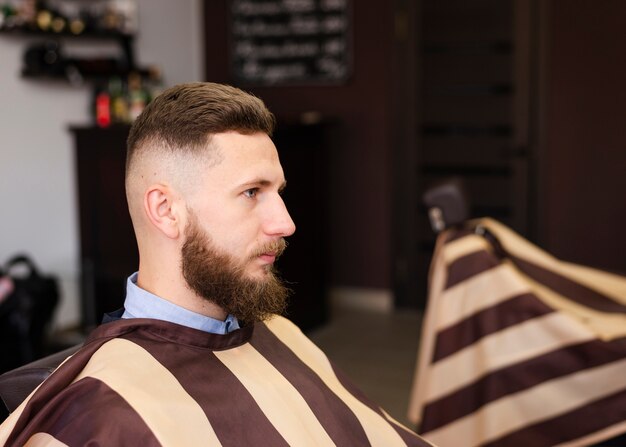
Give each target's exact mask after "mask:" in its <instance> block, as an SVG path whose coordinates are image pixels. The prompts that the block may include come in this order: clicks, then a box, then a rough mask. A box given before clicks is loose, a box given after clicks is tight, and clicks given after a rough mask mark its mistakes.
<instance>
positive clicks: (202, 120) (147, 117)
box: [126, 82, 276, 173]
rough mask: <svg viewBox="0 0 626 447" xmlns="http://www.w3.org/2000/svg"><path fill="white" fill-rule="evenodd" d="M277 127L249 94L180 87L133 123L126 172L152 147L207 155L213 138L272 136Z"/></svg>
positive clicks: (207, 85) (219, 87) (211, 86)
mask: <svg viewBox="0 0 626 447" xmlns="http://www.w3.org/2000/svg"><path fill="white" fill-rule="evenodd" d="M275 125H276V119H275V117H274V115H273V114H272V112H270V111H269V110H268V109H267V107H266V106H265V104H264V103H263V101H262V100H260V99H259V98H257V97H256V96H254V95H252V94H250V93H246V92H244V91H243V90H240V89H238V88H235V87H232V86H229V85H224V84H215V83H212V82H194V83H189V84H180V85H177V86H174V87H171V88H169V89H167V90H165V91H164V92H163V93H161V94H160V95H159V96H157V97H156V98H155V99H154V100H153V101H152V102H150V104H148V106H147V107H146V108H145V110H144V111H143V112H142V113H141V115H140V116H139V117H138V118H137V120H136V121H135V122H134V123H133V125H132V127H131V129H130V134H129V136H128V140H127V153H126V172H127V173H128V170H129V166H130V163H131V161H132V159H133V158H134V156H135V154H136V152H137V151H141V149H142V148H144V147H145V146H147V145H150V144H155V145H158V146H160V147H166V148H168V149H169V150H171V151H186V152H189V153H197V152H199V151H202V150H203V149H206V146H207V144H208V143H209V140H210V138H211V135H213V134H216V133H221V132H227V131H237V132H241V133H244V134H250V133H255V132H263V133H266V134H267V135H269V136H271V135H272V133H273V131H274V127H275Z"/></svg>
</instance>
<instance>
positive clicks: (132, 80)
mask: <svg viewBox="0 0 626 447" xmlns="http://www.w3.org/2000/svg"><path fill="white" fill-rule="evenodd" d="M149 100H150V98H149V95H148V92H147V91H146V89H145V88H144V87H143V82H142V79H141V75H140V74H139V73H137V72H134V71H133V72H131V73H130V74H129V75H128V103H129V104H128V108H129V114H130V121H134V120H135V119H137V117H138V116H139V114H140V113H141V112H142V111H143V109H144V108H145V107H146V105H147V104H148V101H149Z"/></svg>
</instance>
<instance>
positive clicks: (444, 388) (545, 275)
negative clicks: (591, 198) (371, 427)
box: [409, 219, 626, 447]
mask: <svg viewBox="0 0 626 447" xmlns="http://www.w3.org/2000/svg"><path fill="white" fill-rule="evenodd" d="M469 227H470V228H475V229H476V230H477V231H470V230H448V231H446V232H444V233H442V234H441V235H440V237H439V239H438V241H437V246H436V248H435V253H434V256H433V261H432V264H431V272H430V279H429V281H430V283H429V298H428V306H427V310H426V314H425V317H424V322H423V327H422V338H421V342H420V352H419V355H418V364H417V368H416V372H415V380H414V385H413V390H412V392H411V401H410V404H409V419H410V420H411V421H413V422H414V423H416V424H417V426H419V430H418V431H419V433H420V434H422V435H423V436H424V437H426V438H427V439H428V440H429V441H431V442H433V443H434V444H437V445H439V446H440V447H457V446H506V447H515V446H524V447H527V446H532V447H541V446H557V445H558V446H588V445H591V444H594V443H598V442H602V441H605V440H607V439H609V438H615V437H618V436H620V435H622V434H623V433H625V432H626V278H624V277H621V276H617V275H613V274H609V273H606V272H602V271H598V270H594V269H590V268H587V267H582V266H579V265H574V264H570V263H565V262H562V261H559V260H557V259H555V258H554V257H552V256H551V255H549V254H547V253H546V252H544V251H543V250H541V249H539V248H537V247H536V246H534V245H532V244H530V243H529V242H528V241H526V240H525V239H523V238H521V237H520V236H519V235H517V234H516V233H514V232H513V231H511V230H510V229H508V228H507V227H505V226H503V225H501V224H499V223H497V222H495V221H493V220H491V219H481V220H478V221H473V222H471V223H470V226H469ZM477 233H478V234H477ZM622 439H623V438H622ZM623 442H624V441H621V443H619V442H617V441H616V442H615V443H611V444H607V445H625V444H624V443H623Z"/></svg>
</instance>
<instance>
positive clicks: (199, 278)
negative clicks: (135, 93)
mask: <svg viewBox="0 0 626 447" xmlns="http://www.w3.org/2000/svg"><path fill="white" fill-rule="evenodd" d="M211 144H213V145H215V146H216V148H217V150H218V152H219V154H218V156H219V159H220V162H219V163H218V164H216V165H214V166H212V167H207V169H206V174H205V175H202V178H201V180H200V187H199V188H198V189H197V190H196V191H194V193H193V194H192V195H191V197H190V198H189V200H188V208H189V211H190V212H189V222H188V224H187V229H186V232H185V236H186V242H185V245H184V247H183V250H182V263H183V274H184V275H185V279H186V280H187V282H188V283H189V285H190V287H191V288H192V289H194V290H195V291H196V293H198V294H199V295H201V296H204V297H205V298H207V299H210V300H211V301H214V302H216V304H218V305H220V306H221V307H223V308H224V309H225V310H227V311H229V312H230V313H233V314H234V315H235V316H238V317H240V318H242V317H243V316H242V315H237V312H240V310H237V311H233V310H235V309H229V306H228V303H225V302H223V301H224V300H226V301H228V300H232V299H235V298H234V297H231V295H232V291H233V284H234V282H236V283H237V284H239V286H242V285H244V287H243V289H241V287H239V289H238V290H237V292H235V295H237V294H238V295H241V294H242V293H244V292H243V290H244V289H245V290H247V291H248V292H245V293H246V294H247V293H251V294H252V295H259V297H258V300H261V301H263V300H267V299H269V298H267V297H265V298H263V297H262V295H263V294H264V293H265V294H267V291H268V290H271V293H280V291H279V290H278V288H276V287H275V286H276V285H279V286H280V287H282V285H280V282H279V281H278V280H277V279H276V277H275V275H274V273H273V271H272V265H273V263H274V261H275V259H276V257H277V256H279V255H280V253H281V252H282V250H283V249H284V244H285V243H284V239H283V238H284V237H287V236H290V235H291V234H293V232H294V231H295V226H294V223H293V221H292V220H291V217H290V216H289V213H288V212H287V209H286V208H285V204H284V202H283V200H282V198H281V196H280V192H281V190H282V188H284V186H285V179H284V174H283V170H282V167H281V165H280V162H279V160H278V153H277V151H276V148H275V147H274V144H273V143H272V141H271V139H270V138H269V137H268V136H267V135H265V134H261V133H257V134H252V135H242V134H239V133H236V132H227V133H221V134H217V135H214V136H213V139H212V143H211ZM226 271H227V272H230V273H229V275H226V276H224V273H225V272H226ZM231 274H232V275H231ZM235 279H236V281H235ZM233 281H234V282H233ZM207 282H209V283H212V284H211V285H210V286H209V285H208V284H206V283H207ZM220 282H221V283H223V287H221V291H222V292H223V291H224V289H228V290H230V291H231V292H229V293H227V295H228V296H229V297H231V298H227V297H223V299H222V298H218V297H217V296H211V295H216V294H217V293H218V290H217V289H216V287H215V286H216V285H218V284H217V283H220ZM225 282H230V284H225ZM218 288H219V287H218ZM283 289H284V288H283ZM252 299H254V297H252ZM218 301H222V302H218ZM283 301H284V298H283ZM249 304H250V303H248V305H249ZM259 304H262V303H259ZM268 305H269V306H270V307H272V306H275V303H273V304H272V303H268ZM235 307H236V306H235ZM259 311H260V313H261V314H263V313H264V311H263V310H262V309H259ZM274 311H276V309H270V312H274ZM247 318H249V316H246V317H245V318H243V319H244V320H245V319H247ZM255 319H256V318H255Z"/></svg>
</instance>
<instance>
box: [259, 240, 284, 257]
mask: <svg viewBox="0 0 626 447" xmlns="http://www.w3.org/2000/svg"><path fill="white" fill-rule="evenodd" d="M288 245H289V244H287V241H286V240H285V239H282V238H281V239H277V240H275V241H272V242H268V243H267V244H263V245H261V246H260V247H259V248H258V249H257V250H255V251H254V254H253V255H252V258H257V257H259V256H261V255H263V254H265V253H272V254H273V255H275V256H276V257H277V258H278V257H280V255H282V254H283V252H284V251H285V250H286V249H287V246H288Z"/></svg>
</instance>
